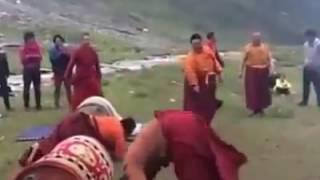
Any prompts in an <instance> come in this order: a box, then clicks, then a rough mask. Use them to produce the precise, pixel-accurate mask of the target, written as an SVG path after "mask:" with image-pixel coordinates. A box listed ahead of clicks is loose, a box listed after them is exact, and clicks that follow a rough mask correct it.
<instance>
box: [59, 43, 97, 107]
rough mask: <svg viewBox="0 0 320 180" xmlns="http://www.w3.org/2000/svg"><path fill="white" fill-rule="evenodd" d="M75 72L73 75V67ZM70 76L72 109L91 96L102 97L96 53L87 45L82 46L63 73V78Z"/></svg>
mask: <svg viewBox="0 0 320 180" xmlns="http://www.w3.org/2000/svg"><path fill="white" fill-rule="evenodd" d="M74 66H75V67H76V71H75V73H74V74H73V73H72V70H73V67H74ZM70 74H71V75H72V76H71V83H72V85H73V95H72V103H71V104H72V109H73V110H75V109H76V108H77V107H78V105H80V103H81V102H82V101H84V100H85V99H87V98H88V97H91V96H102V89H101V76H102V75H101V70H100V65H99V59H98V55H97V53H96V51H95V50H94V49H93V48H92V47H91V46H90V45H89V44H82V45H81V46H80V48H79V49H77V50H76V51H75V53H74V55H73V58H72V59H71V61H70V63H69V65H68V68H67V70H66V73H65V78H66V79H68V78H70Z"/></svg>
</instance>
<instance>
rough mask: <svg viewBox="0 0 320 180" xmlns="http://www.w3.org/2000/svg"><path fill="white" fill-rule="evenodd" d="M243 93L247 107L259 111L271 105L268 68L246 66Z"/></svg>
mask: <svg viewBox="0 0 320 180" xmlns="http://www.w3.org/2000/svg"><path fill="white" fill-rule="evenodd" d="M245 91H246V92H245V93H246V105H247V108H248V109H250V110H252V111H261V110H263V109H265V108H267V107H269V106H270V105H271V92H270V89H269V69H268V68H253V67H250V66H246V74H245Z"/></svg>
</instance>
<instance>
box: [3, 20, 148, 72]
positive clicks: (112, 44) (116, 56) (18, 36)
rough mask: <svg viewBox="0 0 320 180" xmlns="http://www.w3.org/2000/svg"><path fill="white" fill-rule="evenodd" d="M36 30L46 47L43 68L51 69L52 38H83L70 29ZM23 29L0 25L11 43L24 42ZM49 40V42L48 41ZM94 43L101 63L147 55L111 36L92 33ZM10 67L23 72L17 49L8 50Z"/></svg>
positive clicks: (12, 69) (75, 40)
mask: <svg viewBox="0 0 320 180" xmlns="http://www.w3.org/2000/svg"><path fill="white" fill-rule="evenodd" d="M30 29H36V35H37V38H38V39H40V40H41V41H43V45H44V48H45V49H44V50H43V51H44V60H43V63H42V65H43V67H47V68H50V63H49V60H48V54H47V49H48V47H49V43H50V41H51V37H52V36H53V35H54V34H56V33H60V34H63V35H64V36H65V37H66V39H67V41H68V42H79V40H80V38H81V32H79V31H72V30H71V29H70V28H69V27H64V26H63V27H57V26H55V27H40V28H39V27H38V28H30ZM23 32H24V30H23V29H17V28H16V27H10V26H5V25H1V24H0V33H3V34H5V35H6V39H8V41H9V42H10V41H11V40H13V42H22V36H23ZM48 40H49V41H48ZM92 41H93V42H94V43H95V45H96V46H97V47H99V48H98V49H99V57H100V60H101V62H104V63H110V62H114V61H118V60H123V59H127V58H129V57H130V58H141V57H143V56H144V55H145V53H144V52H136V51H135V48H134V46H133V45H132V44H130V42H125V41H121V40H118V39H115V38H113V37H110V36H105V35H101V34H99V33H92ZM7 50H8V54H9V65H10V69H11V72H14V73H19V72H21V66H20V61H19V57H18V53H17V49H16V48H8V49H7Z"/></svg>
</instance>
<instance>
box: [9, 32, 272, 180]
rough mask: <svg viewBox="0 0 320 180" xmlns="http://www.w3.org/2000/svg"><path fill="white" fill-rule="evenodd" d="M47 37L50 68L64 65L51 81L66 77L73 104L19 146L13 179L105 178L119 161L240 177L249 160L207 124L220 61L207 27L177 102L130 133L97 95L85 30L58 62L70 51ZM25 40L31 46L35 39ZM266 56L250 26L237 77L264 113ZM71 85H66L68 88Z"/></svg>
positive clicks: (182, 177) (96, 71)
mask: <svg viewBox="0 0 320 180" xmlns="http://www.w3.org/2000/svg"><path fill="white" fill-rule="evenodd" d="M29 36H30V35H29ZM27 39H28V38H27ZM53 42H54V43H55V46H54V47H53V48H54V49H51V51H50V60H51V62H52V64H53V67H57V66H60V67H63V68H54V74H55V81H56V87H57V88H60V86H61V83H62V82H64V81H65V83H69V82H70V83H71V84H72V86H73V92H72V93H70V94H72V97H70V98H68V99H70V104H71V107H72V108H71V109H72V111H71V112H69V113H68V114H67V115H65V117H64V118H62V120H61V121H60V122H59V123H58V124H57V125H56V128H55V130H54V131H53V133H51V134H50V135H49V137H47V138H45V139H43V140H40V141H39V142H37V143H35V144H33V145H32V146H31V147H30V148H28V149H27V150H26V151H25V153H24V154H23V156H22V157H21V158H20V159H19V163H20V165H21V169H20V170H19V171H18V173H16V175H15V180H27V179H28V180H40V179H43V178H45V179H46V180H53V179H60V180H67V179H68V180H89V179H93V180H98V179H101V177H104V178H102V179H107V180H111V179H113V163H114V162H119V161H120V162H122V164H123V172H122V173H123V176H122V177H121V180H152V179H155V177H156V176H157V174H158V172H159V171H160V170H161V169H162V168H164V167H168V166H169V164H170V163H172V164H173V167H174V171H175V174H176V177H177V178H178V179H179V180H195V179H200V180H238V179H239V168H240V167H241V165H243V164H244V163H245V162H246V161H247V158H246V156H245V155H244V154H242V153H241V152H239V151H238V150H236V149H235V148H234V147H233V146H231V145H229V144H227V143H225V142H224V141H223V140H221V139H220V138H219V136H218V135H217V134H216V133H215V131H214V129H213V128H212V127H211V122H212V120H213V119H214V116H215V113H216V111H217V110H218V109H219V108H220V107H222V105H223V101H222V100H219V99H218V98H217V97H216V89H217V87H218V83H220V82H223V79H222V74H223V68H224V66H225V63H224V61H223V60H222V59H221V57H220V55H219V52H218V47H217V43H216V40H215V36H214V33H213V32H210V33H208V34H207V40H203V39H202V37H201V35H200V34H193V35H192V36H191V38H190V43H191V49H190V51H189V53H188V54H187V56H186V58H185V59H184V61H183V70H184V73H185V76H184V77H185V83H184V103H183V109H182V110H175V109H168V110H161V111H155V113H154V117H153V118H152V119H151V120H150V121H148V123H146V124H145V125H144V127H143V129H142V130H141V132H139V134H138V135H137V136H135V137H132V135H133V132H134V131H135V130H136V126H137V124H136V121H135V120H134V119H133V118H130V117H126V118H125V117H122V116H121V115H120V114H119V113H118V112H117V111H116V108H114V107H113V105H112V103H111V102H109V101H108V100H107V99H105V98H103V97H102V95H103V93H102V87H101V77H102V75H101V72H100V68H99V58H98V55H97V53H96V51H95V50H94V48H93V47H92V45H91V44H90V37H89V34H84V36H83V42H82V44H81V45H80V47H79V48H78V49H77V50H76V51H75V52H74V53H73V54H72V56H71V57H70V61H69V62H68V63H64V64H63V65H61V64H59V63H58V60H56V59H58V58H57V57H60V58H65V59H68V58H69V57H68V55H63V53H65V52H67V51H66V50H64V49H63V45H62V44H63V42H64V39H63V37H61V36H55V37H54V38H53ZM28 43H31V44H30V46H31V47H37V46H36V45H35V42H34V41H31V42H29V41H27V43H26V44H28ZM28 45H29V44H28ZM27 47H28V46H27ZM25 49H28V48H25ZM34 49H37V48H34ZM31 50H32V48H30V49H28V50H24V51H26V52H29V51H30V52H32V51H31ZM22 57H23V59H26V60H25V61H23V62H29V61H30V62H34V63H39V59H37V58H35V57H36V56H31V55H29V56H22ZM271 58H272V55H271V51H270V49H269V47H268V45H267V44H265V43H264V42H262V38H261V34H260V33H254V34H253V35H252V41H251V42H250V43H249V44H248V45H246V47H245V51H244V58H243V62H242V65H241V69H240V74H239V77H240V78H242V77H243V74H244V76H245V77H244V82H245V83H244V85H245V96H246V105H247V108H248V109H249V110H251V111H252V113H251V114H250V116H256V115H258V116H262V115H264V110H265V109H266V108H267V107H268V106H269V105H270V104H271V92H270V88H269V75H270V72H269V71H270V66H271ZM27 59H29V60H28V61H27ZM31 60H34V61H31ZM25 64H26V67H25V73H26V74H27V75H29V74H30V77H33V76H32V74H33V73H34V72H35V71H32V68H35V66H30V69H29V64H28V63H25ZM31 64H32V63H31ZM74 66H76V70H75V71H73V67H74ZM36 69H38V66H36ZM61 69H63V70H61ZM36 72H37V71H36ZM31 79H32V78H31ZM69 88H70V87H69V86H68V85H67V86H66V89H69ZM57 91H60V90H56V92H55V96H56V97H58V96H59V92H57ZM25 96H26V97H27V94H25ZM70 96H71V95H70ZM56 105H57V106H58V105H59V104H58V102H56ZM70 138H71V139H70ZM90 138H92V139H94V141H97V142H98V144H100V145H101V146H102V147H103V148H104V149H105V151H106V152H107V154H108V155H105V153H104V152H100V151H99V147H100V145H92V144H97V143H94V142H91V140H90ZM128 142H130V145H129V144H128ZM75 144H77V145H75ZM89 151H90V152H91V151H95V152H96V153H93V154H92V153H89ZM97 151H98V152H97ZM109 156H110V158H108V157H109ZM102 166H103V167H102Z"/></svg>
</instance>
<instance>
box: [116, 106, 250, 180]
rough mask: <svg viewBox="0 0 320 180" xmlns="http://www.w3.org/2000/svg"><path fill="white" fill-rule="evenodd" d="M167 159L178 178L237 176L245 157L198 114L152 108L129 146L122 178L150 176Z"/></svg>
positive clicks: (148, 179) (228, 179) (231, 179)
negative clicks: (148, 119)
mask: <svg viewBox="0 0 320 180" xmlns="http://www.w3.org/2000/svg"><path fill="white" fill-rule="evenodd" d="M170 162H171V163H173V165H174V170H175V173H176V176H177V179H178V180H196V179H199V180H238V179H239V172H238V171H239V168H240V166H241V165H243V164H244V163H245V162H246V157H245V155H243V154H242V153H240V152H238V151H237V150H236V149H235V148H234V147H233V146H231V145H228V144H226V143H225V142H224V141H222V140H221V139H220V138H219V137H218V136H217V135H216V133H215V132H214V130H213V129H211V128H210V127H209V126H208V123H207V122H206V121H205V120H204V119H203V118H202V117H200V116H198V115H196V114H194V113H192V112H187V111H179V110H167V111H161V112H156V113H155V119H154V120H152V121H150V122H149V123H148V124H147V125H146V126H145V127H144V129H143V130H142V132H141V133H140V134H139V135H138V137H136V140H135V141H134V142H133V144H132V145H131V146H130V147H129V149H128V152H127V154H126V156H125V162H124V169H125V173H126V175H125V176H124V177H123V178H122V179H128V180H152V179H154V178H155V176H156V175H157V173H158V171H159V170H160V169H161V168H162V167H165V166H168V164H169V163H170Z"/></svg>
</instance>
